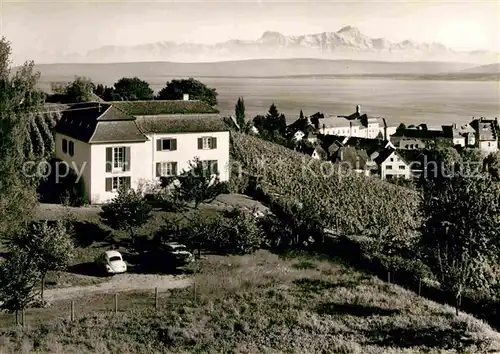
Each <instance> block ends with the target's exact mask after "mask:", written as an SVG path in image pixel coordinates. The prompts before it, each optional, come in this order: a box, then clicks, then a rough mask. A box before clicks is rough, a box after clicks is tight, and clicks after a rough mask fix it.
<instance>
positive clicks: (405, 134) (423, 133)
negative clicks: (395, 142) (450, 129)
mask: <svg viewBox="0 0 500 354" xmlns="http://www.w3.org/2000/svg"><path fill="white" fill-rule="evenodd" d="M445 137H446V136H445V134H444V132H443V131H442V130H425V129H412V128H406V129H398V130H397V131H396V132H395V133H394V134H392V135H391V139H392V138H410V139H421V140H429V139H440V138H445Z"/></svg>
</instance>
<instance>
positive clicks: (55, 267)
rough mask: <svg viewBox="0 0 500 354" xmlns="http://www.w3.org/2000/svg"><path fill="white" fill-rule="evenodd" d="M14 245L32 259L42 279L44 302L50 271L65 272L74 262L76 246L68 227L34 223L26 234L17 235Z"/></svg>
mask: <svg viewBox="0 0 500 354" xmlns="http://www.w3.org/2000/svg"><path fill="white" fill-rule="evenodd" d="M12 243H13V244H14V245H15V247H16V248H18V249H21V250H23V251H24V252H26V253H27V254H29V255H30V256H31V258H32V261H31V262H32V264H33V265H34V266H35V267H36V269H37V270H38V272H39V274H40V278H41V292H40V294H41V299H42V302H43V300H44V297H43V293H44V290H45V278H46V276H47V273H48V272H49V271H59V270H65V269H66V268H67V267H68V266H69V265H70V264H71V261H72V260H73V257H74V244H73V239H72V238H71V235H70V233H69V232H68V230H67V228H66V225H65V224H64V223H63V222H61V221H57V222H55V223H54V224H53V225H49V224H48V223H47V221H44V222H39V223H36V222H34V223H32V224H31V225H30V227H29V228H28V230H27V231H26V232H23V233H20V234H18V235H16V236H15V237H14V238H13V240H12Z"/></svg>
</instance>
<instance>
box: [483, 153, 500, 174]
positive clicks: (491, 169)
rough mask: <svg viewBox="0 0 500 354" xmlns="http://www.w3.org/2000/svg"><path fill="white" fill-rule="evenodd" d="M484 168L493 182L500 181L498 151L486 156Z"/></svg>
mask: <svg viewBox="0 0 500 354" xmlns="http://www.w3.org/2000/svg"><path fill="white" fill-rule="evenodd" d="M484 167H485V170H486V171H488V173H489V174H490V175H491V177H492V178H493V179H494V180H495V181H500V151H497V152H492V153H491V154H489V155H488V156H486V158H485V159H484Z"/></svg>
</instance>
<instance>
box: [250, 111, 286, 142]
mask: <svg viewBox="0 0 500 354" xmlns="http://www.w3.org/2000/svg"><path fill="white" fill-rule="evenodd" d="M253 122H254V125H255V127H256V128H257V129H258V130H259V133H260V135H261V137H262V138H264V139H266V140H269V141H274V142H278V143H283V142H284V141H285V140H286V139H284V136H283V135H284V132H285V128H286V118H285V115H284V114H281V113H279V112H278V109H277V108H276V106H275V104H274V103H273V104H271V106H270V107H269V111H268V113H267V114H266V116H265V117H264V116H256V117H255V118H254V119H253Z"/></svg>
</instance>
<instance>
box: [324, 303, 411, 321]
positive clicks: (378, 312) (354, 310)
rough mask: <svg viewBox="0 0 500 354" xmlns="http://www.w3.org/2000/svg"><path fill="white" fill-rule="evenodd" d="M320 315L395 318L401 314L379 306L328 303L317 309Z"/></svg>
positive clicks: (398, 311) (396, 310)
mask: <svg viewBox="0 0 500 354" xmlns="http://www.w3.org/2000/svg"><path fill="white" fill-rule="evenodd" d="M316 312H318V313H319V314H320V315H350V316H358V317H370V316H394V315H397V314H399V313H400V312H401V310H398V309H384V308H381V307H378V306H364V305H359V304H338V303H333V302H328V303H324V304H321V305H319V306H317V307H316Z"/></svg>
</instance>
